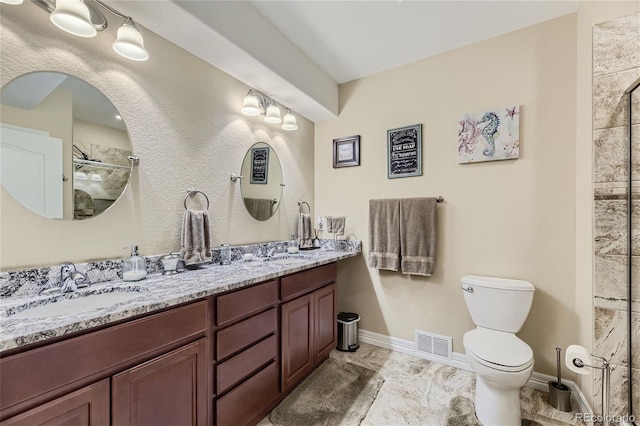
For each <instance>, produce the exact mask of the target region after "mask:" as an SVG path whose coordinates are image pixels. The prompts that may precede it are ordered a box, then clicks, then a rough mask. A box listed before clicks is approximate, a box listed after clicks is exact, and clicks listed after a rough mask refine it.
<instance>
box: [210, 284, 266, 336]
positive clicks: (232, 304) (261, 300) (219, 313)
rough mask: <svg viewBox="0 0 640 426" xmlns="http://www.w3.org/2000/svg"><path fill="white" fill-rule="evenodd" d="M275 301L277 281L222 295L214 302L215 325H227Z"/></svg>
mask: <svg viewBox="0 0 640 426" xmlns="http://www.w3.org/2000/svg"><path fill="white" fill-rule="evenodd" d="M277 301H278V281H277V280H273V281H269V282H266V283H264V284H259V285H257V286H254V287H251V288H247V289H244V290H237V291H234V292H232V293H229V294H225V295H222V296H220V297H218V299H217V301H216V320H217V321H216V324H217V325H218V326H222V325H225V324H228V323H230V322H231V321H234V320H237V319H239V318H242V317H244V316H247V315H249V314H251V313H253V312H257V311H259V310H260V309H262V308H266V307H267V306H270V305H273V304H275V303H276V302H277Z"/></svg>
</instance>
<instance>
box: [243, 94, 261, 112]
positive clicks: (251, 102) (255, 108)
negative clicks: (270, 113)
mask: <svg viewBox="0 0 640 426" xmlns="http://www.w3.org/2000/svg"><path fill="white" fill-rule="evenodd" d="M240 111H241V112H242V113H243V114H245V115H250V116H256V115H260V113H261V112H262V110H261V108H260V100H259V99H258V97H257V96H256V95H255V94H254V93H253V92H252V91H251V90H249V93H247V95H246V96H245V97H244V102H243V105H242V109H241V110H240Z"/></svg>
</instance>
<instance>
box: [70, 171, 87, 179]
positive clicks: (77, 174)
mask: <svg viewBox="0 0 640 426" xmlns="http://www.w3.org/2000/svg"><path fill="white" fill-rule="evenodd" d="M73 178H74V179H77V180H87V174H86V173H85V172H75V173H74V174H73Z"/></svg>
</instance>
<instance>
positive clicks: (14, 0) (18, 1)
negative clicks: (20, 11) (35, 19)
mask: <svg viewBox="0 0 640 426" xmlns="http://www.w3.org/2000/svg"><path fill="white" fill-rule="evenodd" d="M0 3H5V4H22V0H0Z"/></svg>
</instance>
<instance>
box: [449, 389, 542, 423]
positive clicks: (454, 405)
mask: <svg viewBox="0 0 640 426" xmlns="http://www.w3.org/2000/svg"><path fill="white" fill-rule="evenodd" d="M447 426H482V423H480V420H478V418H477V417H476V410H475V406H474V405H473V401H472V400H470V399H469V398H465V397H463V396H455V397H453V398H451V401H449V410H448V412H447ZM522 426H542V425H541V424H540V423H538V422H536V421H534V420H529V419H522Z"/></svg>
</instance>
